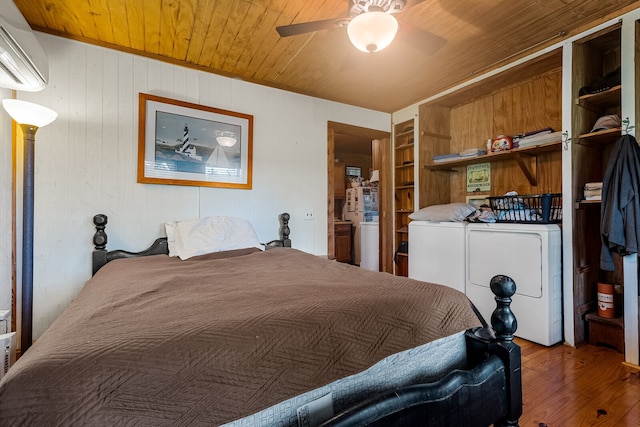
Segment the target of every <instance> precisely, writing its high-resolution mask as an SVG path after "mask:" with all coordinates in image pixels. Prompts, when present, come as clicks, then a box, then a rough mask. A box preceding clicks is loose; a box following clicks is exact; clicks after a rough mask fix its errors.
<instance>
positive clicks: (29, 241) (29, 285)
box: [2, 99, 58, 354]
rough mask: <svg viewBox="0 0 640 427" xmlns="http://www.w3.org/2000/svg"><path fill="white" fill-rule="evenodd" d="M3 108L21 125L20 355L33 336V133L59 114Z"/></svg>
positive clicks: (13, 102)
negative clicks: (22, 159)
mask: <svg viewBox="0 0 640 427" xmlns="http://www.w3.org/2000/svg"><path fill="white" fill-rule="evenodd" d="M2 106H3V107H4V109H5V110H6V111H7V113H9V115H10V116H11V118H12V119H13V120H14V121H15V122H16V123H18V125H20V128H21V129H22V139H23V148H24V154H23V157H24V163H23V170H22V172H23V182H22V186H23V189H22V323H21V334H20V352H21V353H22V354H24V352H25V351H27V350H28V349H29V347H31V342H32V336H33V323H32V320H33V313H32V311H33V189H34V177H33V175H34V158H35V140H36V132H37V131H38V129H39V128H41V127H43V126H46V125H48V124H49V123H51V122H53V121H54V120H55V119H56V117H58V113H56V112H55V111H53V110H51V109H49V108H47V107H43V106H41V105H38V104H33V103H31V102H27V101H21V100H19V99H4V100H3V101H2Z"/></svg>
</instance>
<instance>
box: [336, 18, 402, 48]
mask: <svg viewBox="0 0 640 427" xmlns="http://www.w3.org/2000/svg"><path fill="white" fill-rule="evenodd" d="M397 32H398V21H397V20H396V18H394V17H393V16H392V15H390V14H388V13H386V12H381V11H374V12H365V13H361V14H360V15H358V16H356V17H354V18H353V19H351V21H349V25H347V34H348V35H349V40H351V43H353V45H354V46H355V47H356V48H357V49H359V50H361V51H363V52H378V51H380V50H382V49H384V48H385V47H387V46H389V45H390V44H391V42H392V41H393V38H394V37H395V36H396V33H397Z"/></svg>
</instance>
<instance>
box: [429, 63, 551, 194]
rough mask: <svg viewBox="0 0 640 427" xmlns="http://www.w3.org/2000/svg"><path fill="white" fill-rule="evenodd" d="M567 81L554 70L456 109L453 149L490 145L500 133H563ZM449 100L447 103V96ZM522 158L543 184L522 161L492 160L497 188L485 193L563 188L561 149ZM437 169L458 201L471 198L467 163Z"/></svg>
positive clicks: (452, 122) (452, 114) (452, 118)
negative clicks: (530, 178) (448, 169)
mask: <svg viewBox="0 0 640 427" xmlns="http://www.w3.org/2000/svg"><path fill="white" fill-rule="evenodd" d="M561 83H562V70H561V69H559V68H554V69H553V70H550V71H545V72H544V73H542V74H540V75H538V76H534V77H529V78H527V79H526V80H524V81H521V82H517V83H512V84H510V85H509V86H507V87H505V88H502V89H498V90H495V91H493V92H491V93H489V94H487V95H485V96H482V97H477V98H476V99H474V100H472V101H470V102H468V103H466V104H458V105H456V106H454V107H452V108H451V110H450V127H451V130H450V134H451V141H450V151H449V152H451V153H457V152H460V151H462V150H464V149H467V148H486V142H487V139H489V138H495V137H497V136H499V135H509V136H513V135H515V134H520V133H524V132H528V131H533V130H537V129H542V128H546V127H550V128H552V129H553V130H555V131H560V130H561V129H562V117H561V97H562V88H561ZM444 102H445V103H446V100H445V101H444ZM422 111H425V112H426V111H427V110H426V109H424V110H421V114H422ZM422 129H423V128H421V131H422ZM421 150H422V148H421ZM522 161H523V162H524V164H525V165H526V166H527V168H528V169H529V170H530V171H531V172H532V174H533V175H534V177H535V178H536V181H537V182H536V184H537V185H532V184H531V183H530V182H529V181H528V180H527V177H526V175H525V174H524V173H523V171H522V169H521V167H520V166H519V165H518V163H517V162H516V160H506V161H499V162H492V163H491V184H492V186H491V191H489V192H483V193H480V194H483V195H502V194H504V193H506V192H508V191H517V192H518V193H519V194H540V193H548V192H553V193H560V192H562V174H561V170H562V153H561V152H560V150H558V151H554V152H550V153H545V154H539V155H537V156H530V157H528V156H522ZM431 173H434V174H439V175H448V179H449V185H450V194H451V196H450V200H451V201H452V202H463V201H465V200H466V196H468V195H470V193H467V189H466V168H465V167H460V168H457V169H456V171H455V172H450V173H446V172H440V171H434V172H431ZM421 204H423V203H421ZM428 204H432V203H428Z"/></svg>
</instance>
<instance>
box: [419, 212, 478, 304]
mask: <svg viewBox="0 0 640 427" xmlns="http://www.w3.org/2000/svg"><path fill="white" fill-rule="evenodd" d="M465 226H466V223H464V222H430V221H411V222H410V223H409V277H410V278H412V279H417V280H422V281H423V282H429V283H436V284H439V285H444V286H449V287H450V288H454V289H457V290H459V291H461V292H464V291H465V270H466V266H465V260H466V251H465Z"/></svg>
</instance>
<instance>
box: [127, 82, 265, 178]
mask: <svg viewBox="0 0 640 427" xmlns="http://www.w3.org/2000/svg"><path fill="white" fill-rule="evenodd" d="M252 154H253V116H251V115H248V114H242V113H236V112H233V111H227V110H221V109H218V108H213V107H207V106H204V105H199V104H194V103H190V102H185V101H178V100H174V99H170V98H164V97H161V96H156V95H150V94H146V93H140V94H139V116H138V182H139V183H146V184H171V185H191V186H201V187H225V188H238V189H251V180H252V157H253V155H252Z"/></svg>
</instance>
